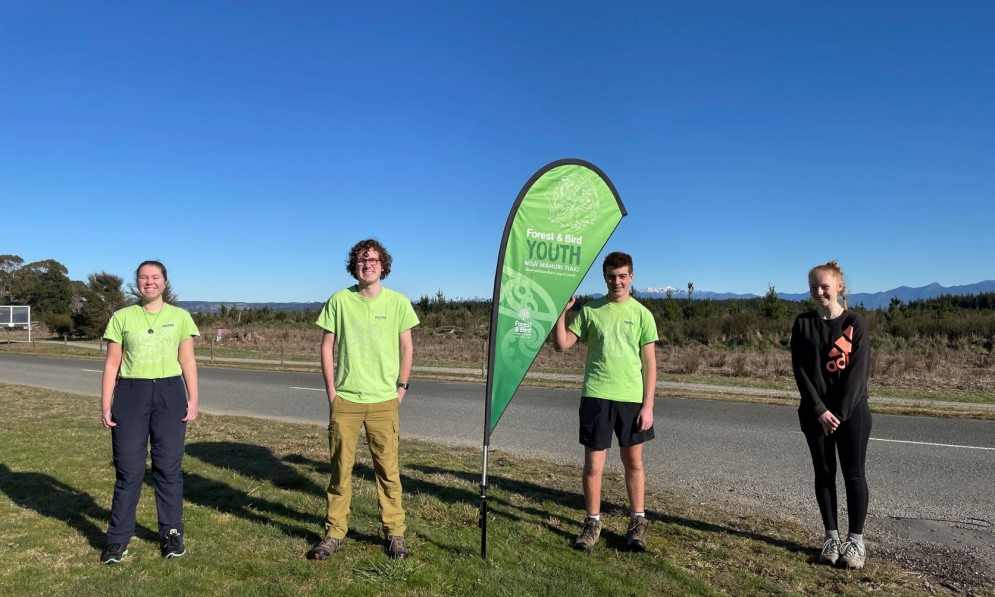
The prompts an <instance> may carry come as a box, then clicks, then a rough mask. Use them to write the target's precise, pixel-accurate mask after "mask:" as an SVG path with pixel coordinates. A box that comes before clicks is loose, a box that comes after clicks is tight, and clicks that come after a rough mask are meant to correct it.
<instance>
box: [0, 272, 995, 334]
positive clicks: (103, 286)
mask: <svg viewBox="0 0 995 597" xmlns="http://www.w3.org/2000/svg"><path fill="white" fill-rule="evenodd" d="M164 294H165V297H164V298H165V300H166V302H169V303H172V304H175V303H176V301H177V300H178V298H179V297H178V296H177V295H176V294H175V293H174V292H173V290H172V288H171V287H170V286H169V285H168V284H167V287H166V292H165V293H164ZM633 294H634V295H635V296H636V297H637V298H638V299H639V301H640V302H641V303H643V304H644V305H645V306H646V307H647V308H648V309H649V310H650V311H651V312H652V313H653V315H654V317H655V318H656V321H657V326H658V327H659V332H660V337H661V338H662V339H663V340H664V342H665V343H667V344H673V345H705V346H717V347H728V348H737V347H743V348H753V349H760V350H764V349H768V348H772V347H786V346H787V345H788V342H789V340H790V334H791V324H792V322H793V321H794V318H795V317H796V316H797V315H798V314H799V313H802V312H804V311H810V310H812V309H814V308H815V303H814V302H813V301H811V300H804V301H788V300H784V299H781V298H780V297H778V296H777V292H776V291H775V289H774V288H773V287H769V288H768V290H767V294H766V295H765V296H763V297H760V298H752V299H722V300H711V299H695V298H693V296H694V284H693V283H691V282H688V289H687V293H686V296H685V295H684V293H683V292H682V293H681V296H675V295H674V294H673V293H668V294H667V295H666V296H665V297H663V298H650V297H641V296H639V293H638V291H633ZM140 297H141V295H140V294H139V291H138V288H137V287H136V286H135V284H134V283H129V284H127V286H125V284H124V280H122V278H121V277H120V276H116V275H114V274H109V273H107V272H98V273H95V274H90V275H89V276H87V279H86V281H74V280H70V279H69V276H68V270H67V269H66V267H65V266H64V265H63V264H61V263H59V262H58V261H56V260H54V259H45V260H42V261H35V262H32V263H24V260H23V259H22V258H21V257H19V256H17V255H0V304H7V305H10V304H18V305H31V307H32V312H33V316H34V317H35V319H36V320H38V321H41V322H42V323H44V324H45V325H46V326H47V327H48V328H49V330H51V331H52V332H54V333H56V334H58V335H63V334H72V335H78V336H83V337H96V336H99V335H101V334H102V333H103V331H104V329H105V328H106V326H107V322H108V320H109V319H110V315H111V314H112V313H113V312H114V311H116V310H118V309H121V308H123V307H125V306H127V305H129V304H135V303H137V302H138V301H139V300H140ZM589 300H592V297H589V296H585V297H580V299H579V301H578V302H579V303H580V304H583V303H584V302H586V301H589ZM414 306H415V310H416V312H417V313H418V316H419V318H420V319H421V321H422V326H420V329H419V330H418V333H441V334H452V335H456V336H460V337H464V336H467V337H476V338H486V337H487V335H488V333H489V327H490V312H491V303H490V302H489V301H453V300H449V299H447V298H446V296H445V295H444V294H443V293H442V291H441V290H439V291H438V292H437V293H436V294H435V296H428V295H425V296H422V297H421V298H420V299H419V300H418V301H416V302H415V304H414ZM851 308H853V309H855V310H857V311H859V312H861V313H863V314H864V317H865V318H866V319H867V322H868V326H869V327H870V329H871V332H872V335H873V337H874V339H875V343H876V344H878V345H879V346H882V345H890V346H891V347H894V348H907V347H910V346H912V347H914V346H915V345H916V344H917V343H922V342H924V341H928V342H933V343H935V342H940V343H943V344H946V345H948V346H950V347H957V348H972V349H977V350H985V351H988V352H990V351H991V346H992V343H993V342H995V293H991V292H989V293H984V294H979V295H966V296H953V295H944V296H941V297H938V298H933V299H924V300H915V301H911V302H909V303H904V302H902V301H901V300H899V299H892V301H891V304H890V305H889V306H888V308H887V309H885V310H877V309H875V310H867V309H864V308H863V307H862V306H861V305H851ZM316 317H317V314H316V313H314V312H311V311H296V312H289V311H276V310H273V309H271V308H270V307H263V308H257V309H252V308H246V309H238V308H237V307H235V306H232V307H225V306H222V308H221V313H197V314H194V319H195V321H196V322H197V324H198V325H202V326H218V327H235V326H247V325H280V326H305V325H311V324H313V322H314V320H315V318H316Z"/></svg>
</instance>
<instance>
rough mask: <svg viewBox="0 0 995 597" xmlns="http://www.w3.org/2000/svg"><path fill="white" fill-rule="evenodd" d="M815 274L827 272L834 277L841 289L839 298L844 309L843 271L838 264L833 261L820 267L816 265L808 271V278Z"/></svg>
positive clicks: (844, 286)
mask: <svg viewBox="0 0 995 597" xmlns="http://www.w3.org/2000/svg"><path fill="white" fill-rule="evenodd" d="M816 272H829V273H831V274H833V275H834V276H836V279H837V280H839V282H840V286H841V287H842V288H841V289H840V298H841V299H842V300H843V308H844V309H846V281H845V280H844V279H843V270H842V269H841V268H840V264H839V262H838V261H836V260H835V259H833V260H832V261H828V262H826V263H823V264H822V265H817V266H815V267H813V268H812V269H810V270H808V277H809V278H811V277H812V276H813V275H814V274H815V273H816Z"/></svg>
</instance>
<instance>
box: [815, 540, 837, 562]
mask: <svg viewBox="0 0 995 597" xmlns="http://www.w3.org/2000/svg"><path fill="white" fill-rule="evenodd" d="M842 548H843V544H842V543H840V540H839V539H836V538H835V537H829V538H827V539H826V542H825V543H824V544H823V545H822V551H820V552H819V563H820V564H829V565H830V566H835V565H836V562H837V560H839V559H840V550H841V549H842Z"/></svg>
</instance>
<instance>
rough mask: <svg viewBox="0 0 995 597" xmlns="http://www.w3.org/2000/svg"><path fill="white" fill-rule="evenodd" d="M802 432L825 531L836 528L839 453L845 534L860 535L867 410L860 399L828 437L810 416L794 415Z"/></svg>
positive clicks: (864, 513) (864, 496)
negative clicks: (813, 471) (845, 512)
mask: <svg viewBox="0 0 995 597" xmlns="http://www.w3.org/2000/svg"><path fill="white" fill-rule="evenodd" d="M798 419H799V421H800V422H801V426H802V432H803V433H804V434H805V439H806V440H807V441H808V449H809V450H810V451H811V452H812V465H813V467H814V468H815V499H816V501H818V502H819V512H820V513H821V514H822V523H823V524H824V525H825V527H826V530H828V531H836V530H838V529H839V526H838V524H837V518H836V451H837V450H839V455H840V470H842V471H843V484H844V485H845V487H846V510H847V515H848V518H849V522H850V525H849V527H848V529H847V530H848V532H850V533H853V534H856V535H860V534H863V532H864V519H865V518H867V501H868V492H867V477H866V475H865V469H864V462H865V460H866V459H867V441H868V440H869V439H870V437H871V409H870V407H869V406H868V405H867V401H866V400H862V401H861V402H860V404H859V405H857V407H856V408H854V409H853V412H852V413H851V414H850V418H849V419H847V420H846V421H842V422H841V423H840V426H839V427H837V428H836V431H835V432H833V433H832V434H831V435H825V434H824V433H823V431H822V425H821V424H820V423H819V420H818V419H817V418H816V417H814V416H812V415H811V414H802V412H801V411H799V412H798Z"/></svg>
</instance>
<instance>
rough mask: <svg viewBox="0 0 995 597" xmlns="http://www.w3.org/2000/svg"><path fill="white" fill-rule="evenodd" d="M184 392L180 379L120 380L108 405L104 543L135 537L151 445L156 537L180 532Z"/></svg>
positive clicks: (121, 541) (181, 524)
mask: <svg viewBox="0 0 995 597" xmlns="http://www.w3.org/2000/svg"><path fill="white" fill-rule="evenodd" d="M186 412H187V393H186V387H185V386H184V385H183V378H182V377H180V376H176V377H166V378H163V379H125V378H121V379H118V381H117V385H116V386H115V388H114V402H113V403H112V404H111V418H112V420H113V421H114V422H115V423H117V426H116V427H112V428H111V443H112V447H113V450H114V468H115V470H116V472H117V480H116V481H115V483H114V501H113V502H112V503H111V523H110V526H109V527H108V528H107V542H108V543H128V542H129V541H130V540H131V538H132V536H134V534H135V511H136V509H137V508H138V498H139V497H140V496H141V493H142V482H143V481H144V479H145V460H146V457H147V456H148V452H147V449H148V446H149V444H150V443H151V445H152V481H153V485H154V486H155V505H156V511H157V513H158V516H159V535H160V536H165V535H166V534H167V533H168V532H169V530H170V529H176V530H177V531H179V532H180V533H183V473H182V471H181V468H180V465H181V464H182V462H183V440H184V439H185V437H186V431H187V424H186V423H184V422H183V420H182V419H183V417H185V416H186Z"/></svg>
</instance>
